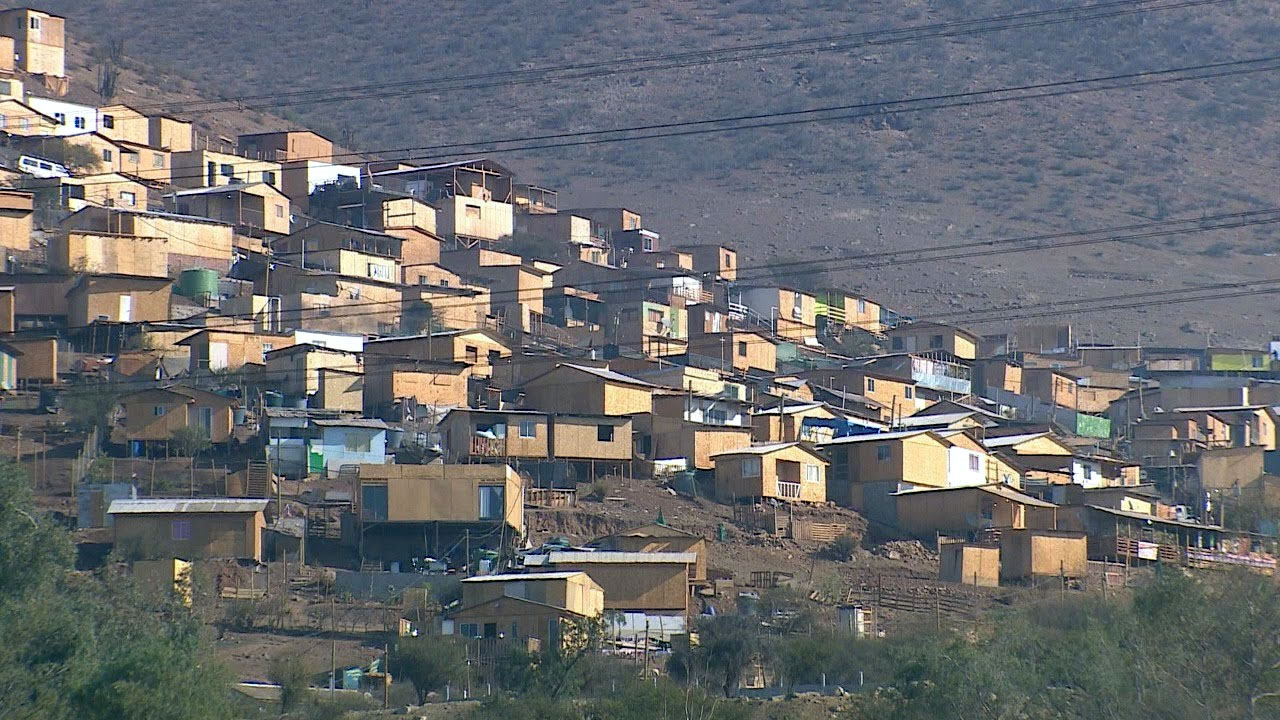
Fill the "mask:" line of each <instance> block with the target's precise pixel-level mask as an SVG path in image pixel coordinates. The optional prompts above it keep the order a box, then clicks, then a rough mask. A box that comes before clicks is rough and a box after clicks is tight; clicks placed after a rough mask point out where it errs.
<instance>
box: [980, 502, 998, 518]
mask: <svg viewBox="0 0 1280 720" xmlns="http://www.w3.org/2000/svg"><path fill="white" fill-rule="evenodd" d="M980 512H981V513H982V519H983V520H994V519H995V516H996V507H995V505H993V504H991V503H983V505H982V510H981V511H980Z"/></svg>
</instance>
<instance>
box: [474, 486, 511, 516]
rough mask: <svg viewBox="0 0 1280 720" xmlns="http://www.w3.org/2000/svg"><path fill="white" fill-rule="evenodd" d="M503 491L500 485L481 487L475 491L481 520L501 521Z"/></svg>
mask: <svg viewBox="0 0 1280 720" xmlns="http://www.w3.org/2000/svg"><path fill="white" fill-rule="evenodd" d="M504 490H505V488H504V487H503V486H501V485H481V486H480V487H479V488H477V489H476V491H477V493H478V495H479V500H480V519H481V520H501V519H502V513H503V504H504V503H503V500H504V498H503V495H504V492H503V491H504Z"/></svg>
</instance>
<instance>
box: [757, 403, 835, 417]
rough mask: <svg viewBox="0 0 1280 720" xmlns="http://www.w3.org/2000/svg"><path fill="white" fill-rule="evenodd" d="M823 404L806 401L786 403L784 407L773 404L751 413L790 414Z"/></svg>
mask: <svg viewBox="0 0 1280 720" xmlns="http://www.w3.org/2000/svg"><path fill="white" fill-rule="evenodd" d="M823 405H825V403H820V402H806V403H799V404H796V405H787V406H786V407H785V408H780V407H778V406H777V405H773V406H770V407H767V408H764V409H763V410H757V411H755V412H754V413H752V415H777V414H778V413H779V412H782V413H785V414H787V415H790V414H791V413H798V412H804V411H805V410H812V409H814V408H819V407H822V406H823Z"/></svg>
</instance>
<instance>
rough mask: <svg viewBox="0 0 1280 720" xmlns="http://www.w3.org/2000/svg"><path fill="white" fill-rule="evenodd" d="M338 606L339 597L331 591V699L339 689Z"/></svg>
mask: <svg viewBox="0 0 1280 720" xmlns="http://www.w3.org/2000/svg"><path fill="white" fill-rule="evenodd" d="M336 606H337V597H336V596H335V595H334V594H333V591H332V590H330V591H329V632H330V633H331V636H330V638H329V639H330V641H331V643H330V645H329V668H330V670H329V672H330V674H329V697H333V693H334V691H335V689H336V688H337V687H338V620H337V615H335V614H334V612H335V610H336Z"/></svg>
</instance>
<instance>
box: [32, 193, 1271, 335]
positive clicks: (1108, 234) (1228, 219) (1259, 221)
mask: <svg viewBox="0 0 1280 720" xmlns="http://www.w3.org/2000/svg"><path fill="white" fill-rule="evenodd" d="M1276 223H1280V208H1266V209H1259V210H1250V211H1242V212H1235V213H1223V214H1219V215H1202V216H1198V217H1191V218H1180V219H1171V220H1158V221H1151V222H1146V223H1132V224H1127V225H1121V226H1114V227H1105V228H1094V229H1088V230H1076V231H1063V232H1056V233H1042V234H1038V235H1031V236H1024V237H1016V238H1002V239H997V240H977V241H973V242H968V243H959V244H955V245H947V246H941V247H926V248H906V249H901V250H887V251H882V252H870V253H861V254H856V255H848V256H844V257H841V258H837V259H833V260H829V259H825V258H820V259H808V260H795V261H786V262H775V263H769V264H767V265H764V264H762V265H760V266H758V272H757V273H743V274H742V275H740V278H739V280H737V281H735V283H734V284H741V283H744V282H751V281H755V280H776V279H779V278H786V277H791V276H799V275H807V274H809V273H811V272H812V271H813V270H814V269H815V268H822V269H828V270H830V269H841V268H843V267H845V266H846V265H848V266H849V267H850V268H851V269H852V268H880V267H890V266H899V265H912V264H918V263H926V262H938V261H949V260H958V259H968V258H974V257H985V256H990V255H1006V254H1010V253H1015V252H1031V251H1039V250H1056V249H1061V248H1066V247H1078V246H1082V245H1094V244H1101V243H1111V242H1134V241H1137V240H1147V239H1153V238H1162V237H1171V236H1177V235H1186V234H1193V233H1200V232H1209V231H1214V230H1226V229H1238V228H1243V227H1254V226H1260V225H1270V224H1276ZM1157 228H1159V229H1158V230H1157ZM1136 230H1143V231H1145V232H1132V231H1136ZM1117 232H1128V233H1130V234H1126V235H1116V234H1115V233H1117ZM1072 238H1074V239H1072ZM1051 240H1063V242H1056V243H1050V242H1047V241H1051ZM1009 246H1014V247H1009ZM264 262H266V263H270V264H272V265H274V264H285V265H287V266H288V267H293V268H298V269H303V268H300V267H299V266H297V265H290V264H288V263H283V262H281V261H275V260H271V259H270V258H264ZM442 267H443V266H442ZM446 269H447V268H446ZM743 269H744V266H739V268H738V270H739V271H740V272H741V271H742V270H743ZM752 269H753V270H757V268H756V267H755V266H752ZM304 270H305V269H304ZM615 271H616V269H615ZM450 272H452V271H450ZM673 272H674V273H679V270H678V269H674V270H668V271H662V272H656V271H655V272H653V273H641V274H634V275H632V276H631V277H626V278H623V279H620V280H614V279H607V280H598V281H586V282H580V283H566V284H565V285H563V286H562V287H565V286H567V287H573V288H576V289H581V290H590V289H593V288H600V289H603V290H607V291H614V292H622V291H643V290H648V289H652V288H650V287H649V283H651V282H652V281H655V280H662V279H668V278H671V277H672V276H673ZM455 274H456V273H455ZM336 277H342V276H336ZM437 287H438V286H433V285H425V286H424V285H404V286H402V287H401V291H403V290H412V289H414V288H421V289H424V290H430V289H435V288H437ZM1224 287H1225V286H1224ZM487 294H488V296H489V300H488V302H482V301H469V302H456V303H455V302H447V301H442V302H440V303H439V309H440V310H442V311H456V310H465V309H468V308H474V309H479V308H485V307H488V308H492V306H493V304H494V302H495V300H497V301H499V302H501V300H502V299H508V296H510V297H509V299H510V300H512V301H518V300H519V299H520V298H521V291H519V290H518V289H512V290H499V291H489V292H488V293H487ZM408 302H413V301H411V300H405V299H403V298H399V299H395V300H373V301H367V302H358V303H347V304H343V305H341V306H338V307H339V308H341V309H342V310H355V312H350V313H338V312H335V310H334V309H327V310H324V309H316V308H298V309H297V310H280V311H278V313H273V314H272V315H273V316H277V315H278V316H279V318H280V321H281V322H283V321H285V320H286V319H292V320H295V321H301V320H303V319H304V317H303V316H304V315H306V314H310V313H315V314H316V316H317V317H324V318H328V319H334V318H343V317H360V316H365V315H368V314H369V310H368V309H367V308H374V307H391V306H403V305H405V304H406V303H408ZM397 309H402V308H397ZM322 312H323V313H327V314H324V315H321V314H320V313H322ZM260 315H262V313H254V312H247V313H232V314H227V315H218V316H212V317H216V318H218V319H220V320H234V319H254V318H257V317H259V316H260ZM188 319H189V318H173V317H170V318H166V319H163V320H154V321H148V322H152V323H156V324H162V323H179V324H180V323H182V322H183V321H184V320H188ZM93 327H96V325H95V324H93V323H87V324H84V325H78V326H64V327H62V328H57V329H56V330H60V331H69V330H80V329H88V328H93ZM200 329H209V330H215V331H216V330H219V329H220V328H218V327H217V326H206V327H205V328H193V330H192V332H196V331H197V330H200ZM221 329H223V330H233V328H232V327H225V328H221ZM50 330H54V329H50ZM23 332H31V333H32V334H40V335H42V336H44V335H48V334H49V330H45V329H33V330H30V331H19V334H20V333H23Z"/></svg>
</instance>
